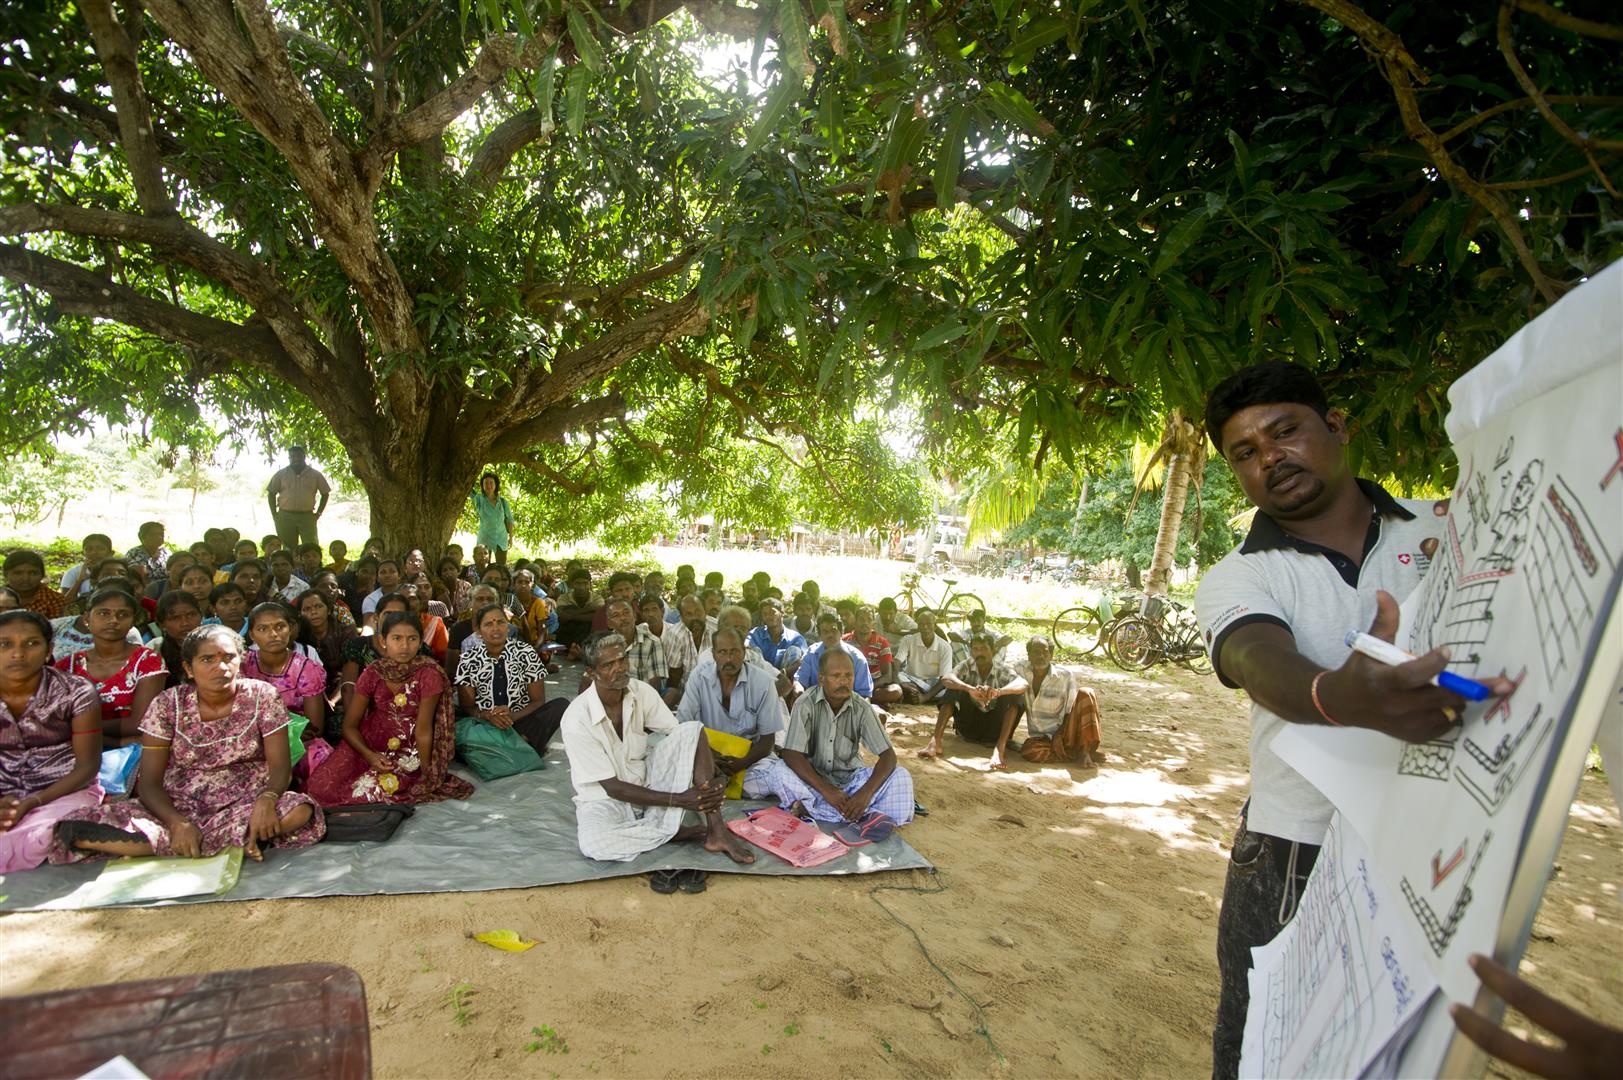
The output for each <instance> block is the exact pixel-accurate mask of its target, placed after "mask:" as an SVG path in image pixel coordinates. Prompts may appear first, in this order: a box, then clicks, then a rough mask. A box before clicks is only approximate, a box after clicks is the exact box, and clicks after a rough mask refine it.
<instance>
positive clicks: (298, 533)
mask: <svg viewBox="0 0 1623 1080" xmlns="http://www.w3.org/2000/svg"><path fill="white" fill-rule="evenodd" d="M317 495H320V496H321V501H320V502H317V501H316V496H317ZM330 495H332V487H331V486H330V485H329V484H328V483H327V478H326V477H325V476H322V475H321V474H320V473H319V472H317V471H316V470H315V469H312V468H311V467H310V466H309V465H306V464H305V462H304V447H302V446H290V447H288V448H287V468H285V469H281V470H279V471H278V472H277V473H276V475H275V476H273V477H271V480H270V486H269V487H267V488H266V489H265V498H266V499H267V500H268V501H269V502H270V512H271V520H272V521H274V522H275V523H276V535H277V536H279V537H281V539H282V547H284V548H285V549H287V550H288V551H297V550H299V545H300V544H319V543H321V540H320V538H318V537H317V536H316V519H317V518H319V517H321V514H322V512H323V511H324V510H326V509H327V499H328V497H329V496H330Z"/></svg>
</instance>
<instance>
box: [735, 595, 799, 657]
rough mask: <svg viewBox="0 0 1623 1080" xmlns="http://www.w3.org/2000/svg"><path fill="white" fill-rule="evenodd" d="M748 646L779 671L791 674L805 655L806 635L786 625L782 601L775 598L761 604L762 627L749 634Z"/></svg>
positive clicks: (765, 600) (768, 598)
mask: <svg viewBox="0 0 1623 1080" xmlns="http://www.w3.org/2000/svg"><path fill="white" fill-rule="evenodd" d="M749 643H750V644H751V645H754V646H755V647H756V648H757V649H760V650H761V656H762V657H764V658H765V659H766V662H767V663H769V664H771V665H772V666H773V667H775V668H777V669H778V670H779V671H793V670H794V669H795V668H797V667H799V666H800V661H801V660H802V659H804V658H805V655H806V638H805V635H803V634H802V633H801V632H800V631H799V630H796V629H795V628H794V627H792V626H788V625H785V623H784V621H783V601H782V600H779V599H778V598H777V597H775V596H769V597H767V598H766V599H764V600H762V601H761V625H759V626H757V627H756V628H755V629H753V630H751V631H750V637H749Z"/></svg>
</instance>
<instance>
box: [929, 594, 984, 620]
mask: <svg viewBox="0 0 1623 1080" xmlns="http://www.w3.org/2000/svg"><path fill="white" fill-rule="evenodd" d="M985 610H986V604H985V603H984V602H982V600H981V598H980V597H978V596H976V595H975V594H974V593H967V592H961V593H955V594H953V595H952V596H949V597H947V601H946V603H944V604H942V605H941V607H940V609H939V610H938V611H937V612H936V621H937V622H941V623H950V624H952V625H955V626H968V625H969V613H970V612H971V611H985Z"/></svg>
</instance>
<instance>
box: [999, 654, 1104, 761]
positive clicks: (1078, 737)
mask: <svg viewBox="0 0 1623 1080" xmlns="http://www.w3.org/2000/svg"><path fill="white" fill-rule="evenodd" d="M1053 660H1054V646H1053V645H1052V644H1050V643H1049V641H1048V639H1047V638H1045V637H1034V638H1032V639H1031V640H1030V641H1028V642H1026V659H1025V660H1024V661H1022V662H1020V663H1017V664H1015V665H1014V671H1015V674H1017V675H1019V676H1020V677H1021V678H1023V679H1025V680H1026V692H1025V706H1026V733H1027V735H1029V736H1030V737H1029V738H1027V739H1026V741H1025V742H1023V743H1021V744H1020V756H1021V757H1023V758H1025V759H1026V760H1027V761H1034V762H1037V763H1039V764H1046V763H1047V762H1050V761H1064V762H1074V763H1075V764H1077V765H1080V766H1082V767H1083V768H1084V769H1091V768H1093V767H1094V766H1095V765H1097V764H1099V761H1098V753H1099V735H1100V732H1099V695H1098V694H1096V693H1094V692H1093V690H1092V689H1090V688H1089V687H1086V686H1083V685H1082V682H1081V680H1080V679H1078V678H1077V677H1076V672H1074V671H1071V670H1070V669H1069V668H1063V667H1056V666H1055V665H1054V662H1053Z"/></svg>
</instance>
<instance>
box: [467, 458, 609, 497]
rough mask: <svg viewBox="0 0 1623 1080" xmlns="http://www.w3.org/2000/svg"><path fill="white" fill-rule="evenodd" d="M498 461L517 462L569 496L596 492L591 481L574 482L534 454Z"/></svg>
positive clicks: (574, 480)
mask: <svg viewBox="0 0 1623 1080" xmlns="http://www.w3.org/2000/svg"><path fill="white" fill-rule="evenodd" d="M495 460H496V459H493V461H492V464H494V463H495ZM499 460H502V461H513V462H517V463H518V464H520V465H523V466H524V467H525V468H527V469H531V470H533V471H534V472H535V473H536V474H537V475H539V476H541V477H544V478H545V479H547V480H548V481H550V482H551V483H552V485H553V486H554V487H556V488H558V489H560V490H562V491H567V492H568V493H569V494H571V495H574V496H577V497H580V498H584V497H585V496H587V495H590V494H591V493H592V492H594V491H596V490H597V485H596V484H594V483H592V482H591V481H589V480H576V479H574V478H573V477H571V476H569V475H568V474H567V473H563V472H560V471H558V470H557V469H554V468H553V467H552V466H551V465H548V464H547V463H546V462H544V461H542V460H541V459H540V458H538V457H536V456H535V455H534V454H514V455H513V456H512V457H509V458H501V459H499Z"/></svg>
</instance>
